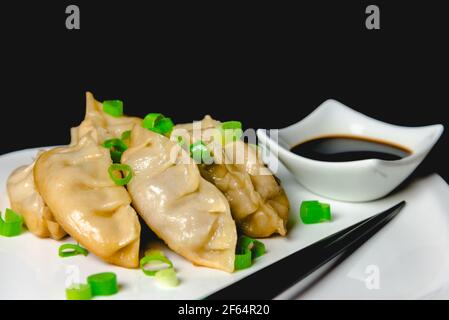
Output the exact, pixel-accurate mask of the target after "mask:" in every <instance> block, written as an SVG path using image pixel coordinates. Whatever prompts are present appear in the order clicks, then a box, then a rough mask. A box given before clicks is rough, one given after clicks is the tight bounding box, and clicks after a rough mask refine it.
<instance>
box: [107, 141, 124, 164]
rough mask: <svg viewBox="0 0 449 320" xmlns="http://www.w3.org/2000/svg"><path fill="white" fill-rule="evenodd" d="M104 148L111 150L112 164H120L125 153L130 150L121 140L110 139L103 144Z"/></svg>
mask: <svg viewBox="0 0 449 320" xmlns="http://www.w3.org/2000/svg"><path fill="white" fill-rule="evenodd" d="M103 147H105V148H107V149H109V152H110V154H111V159H112V162H114V163H120V161H121V159H122V154H123V152H125V151H126V149H128V146H127V145H126V144H125V143H124V142H123V141H122V140H121V139H117V138H114V139H108V140H105V141H104V142H103Z"/></svg>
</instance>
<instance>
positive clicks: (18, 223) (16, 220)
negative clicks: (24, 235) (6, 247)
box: [0, 208, 23, 237]
mask: <svg viewBox="0 0 449 320" xmlns="http://www.w3.org/2000/svg"><path fill="white" fill-rule="evenodd" d="M22 225H23V218H22V216H21V215H19V214H17V213H15V212H14V211H12V210H11V209H9V208H8V209H6V211H5V220H3V218H2V217H1V212H0V235H2V236H4V237H13V236H17V235H19V234H20V233H21V232H22Z"/></svg>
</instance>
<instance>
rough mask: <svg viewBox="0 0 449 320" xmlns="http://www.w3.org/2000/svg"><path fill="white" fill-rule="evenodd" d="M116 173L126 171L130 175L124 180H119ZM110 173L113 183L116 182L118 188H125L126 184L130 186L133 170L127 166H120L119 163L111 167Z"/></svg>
mask: <svg viewBox="0 0 449 320" xmlns="http://www.w3.org/2000/svg"><path fill="white" fill-rule="evenodd" d="M116 171H120V172H123V171H125V172H127V173H128V174H127V175H125V176H124V177H123V178H118V177H117V175H116V173H115V172H116ZM108 173H109V176H110V177H111V179H112V181H114V183H115V184H116V185H118V186H124V185H125V184H128V183H129V182H130V181H131V178H132V177H133V170H132V169H131V167H130V166H128V165H127V164H119V163H114V164H111V165H110V166H109V169H108Z"/></svg>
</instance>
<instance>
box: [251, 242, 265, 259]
mask: <svg viewBox="0 0 449 320" xmlns="http://www.w3.org/2000/svg"><path fill="white" fill-rule="evenodd" d="M265 252H266V249H265V245H264V244H263V243H262V242H260V241H258V240H254V243H253V248H252V249H251V253H252V255H253V259H256V258H259V257H260V256H263V255H264V254H265Z"/></svg>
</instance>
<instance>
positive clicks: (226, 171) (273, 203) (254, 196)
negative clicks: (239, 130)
mask: <svg viewBox="0 0 449 320" xmlns="http://www.w3.org/2000/svg"><path fill="white" fill-rule="evenodd" d="M220 124H221V123H220V122H219V121H216V120H214V119H212V118H211V117H210V116H206V117H205V118H204V119H203V120H202V121H197V122H194V123H193V124H183V125H177V126H176V127H175V130H174V133H173V134H174V135H176V134H179V135H181V136H183V138H184V139H186V141H188V143H192V142H195V141H198V140H202V141H203V142H205V143H206V144H209V146H211V145H213V146H212V147H211V150H212V151H213V152H214V154H213V157H214V163H212V164H200V165H199V169H200V172H201V175H202V176H203V177H204V178H205V179H206V180H208V181H210V182H212V183H213V184H214V185H215V186H216V187H217V188H218V189H220V190H221V191H222V192H223V193H224V194H225V196H226V198H227V199H228V201H229V204H230V207H231V212H232V216H233V217H234V219H235V221H236V223H237V225H238V226H239V228H240V229H241V230H242V232H243V233H245V234H246V235H248V236H251V237H268V236H270V235H272V234H275V233H278V234H280V235H283V236H284V235H286V233H287V228H286V225H287V221H288V214H289V211H290V204H289V201H288V198H287V195H286V193H285V191H284V189H283V188H282V186H281V185H280V183H279V182H278V180H277V179H276V178H275V176H274V175H273V174H272V173H271V172H270V171H269V169H268V168H267V167H266V166H265V164H264V163H263V161H262V160H261V156H260V154H259V153H258V151H257V148H256V147H255V146H253V145H249V144H247V143H244V142H243V141H240V140H238V141H234V142H230V143H227V144H226V145H225V146H221V145H220V146H219V148H217V143H214V141H213V139H214V137H216V131H217V128H218V127H219V126H220ZM214 131H215V132H214ZM183 132H184V133H183ZM185 132H187V136H188V137H187V138H186V137H185ZM237 159H238V160H239V161H237Z"/></svg>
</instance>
